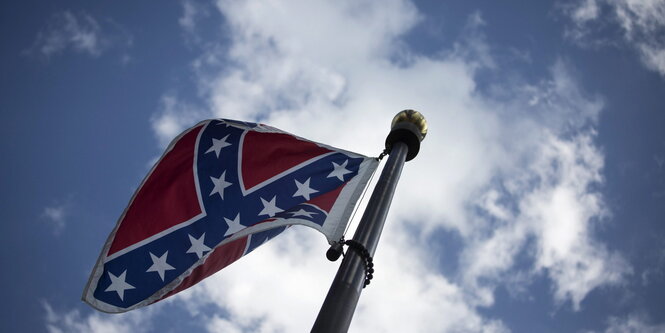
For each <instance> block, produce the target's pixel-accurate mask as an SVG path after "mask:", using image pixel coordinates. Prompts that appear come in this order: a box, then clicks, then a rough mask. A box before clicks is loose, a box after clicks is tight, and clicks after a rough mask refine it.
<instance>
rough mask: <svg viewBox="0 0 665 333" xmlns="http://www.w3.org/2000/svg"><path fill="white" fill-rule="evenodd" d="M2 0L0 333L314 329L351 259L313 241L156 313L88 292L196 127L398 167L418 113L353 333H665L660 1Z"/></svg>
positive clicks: (287, 244)
mask: <svg viewBox="0 0 665 333" xmlns="http://www.w3.org/2000/svg"><path fill="white" fill-rule="evenodd" d="M0 6H1V7H2V10H0V26H1V28H0V34H1V35H2V38H1V39H0V40H1V43H2V47H1V49H0V68H1V71H2V75H1V76H0V110H1V112H2V113H1V115H2V118H3V120H4V123H5V126H4V128H5V129H4V130H3V131H2V132H1V133H0V135H1V136H2V140H0V154H2V156H4V158H3V163H2V166H1V168H2V169H1V170H2V174H3V176H2V183H1V184H2V186H0V198H1V200H2V210H0V219H1V220H2V223H1V224H0V225H1V227H0V228H1V229H0V237H1V240H2V242H1V244H2V249H3V251H1V252H0V253H1V254H0V260H1V262H2V267H3V270H2V274H1V275H0V283H1V285H2V286H3V295H4V297H5V298H6V300H7V302H4V303H3V304H2V306H1V308H2V311H0V331H4V332H158V331H159V332H181V331H191V332H302V331H308V330H309V329H310V328H311V325H312V324H313V323H314V320H315V318H316V315H317V313H318V309H319V307H320V305H321V304H322V302H323V299H324V298H325V295H326V293H327V290H328V288H329V286H330V282H332V279H333V277H334V274H335V271H336V269H337V267H338V264H339V262H337V263H332V262H329V261H327V259H326V258H325V251H326V250H327V242H326V241H325V238H324V237H322V236H321V235H320V234H318V233H317V232H316V231H314V230H311V229H308V228H306V227H301V226H298V227H293V228H290V229H289V230H287V231H286V232H284V233H282V234H281V235H280V237H277V238H275V239H274V240H271V241H270V242H269V243H267V244H265V245H264V246H262V247H261V248H259V249H257V250H256V251H254V252H253V253H252V254H251V255H248V256H246V257H244V258H242V259H241V260H239V261H238V262H236V263H234V264H233V265H231V266H229V267H227V268H225V269H224V270H222V271H220V272H218V273H217V274H215V275H214V276H212V277H210V278H208V279H206V280H205V281H203V282H202V283H200V284H199V285H197V286H195V287H193V288H190V289H189V290H187V291H185V292H182V293H180V294H178V295H176V296H174V297H171V298H169V299H167V300H165V301H162V302H159V303H157V304H153V305H150V306H148V307H145V308H142V309H138V310H134V311H131V312H128V313H125V314H120V315H118V314H116V315H110V314H105V313H101V312H97V311H95V310H93V309H92V308H90V307H89V306H87V305H86V304H84V303H82V302H81V300H80V297H81V293H82V290H83V288H84V286H85V283H86V281H87V279H88V276H89V274H90V271H91V269H92V267H93V265H94V263H95V260H96V258H97V256H98V255H99V252H100V250H101V248H102V245H103V244H104V241H105V240H106V237H107V235H108V233H109V232H110V231H111V230H112V229H113V227H114V225H115V223H116V221H117V219H118V217H119V216H120V214H121V213H122V211H123V209H124V207H125V206H126V205H127V203H128V201H129V199H130V198H131V195H132V193H133V192H134V191H135V190H136V188H137V186H138V185H139V184H140V182H141V180H142V179H143V177H144V176H145V174H146V173H147V172H148V171H149V170H150V168H151V167H152V165H153V164H154V163H155V161H156V160H157V158H158V157H159V156H160V155H161V153H162V151H163V149H164V148H165V147H166V146H167V145H168V143H169V142H170V140H171V139H173V138H174V137H175V136H176V135H177V134H178V133H180V131H182V130H184V129H186V128H188V127H189V126H191V125H193V124H195V123H197V122H198V121H200V120H202V119H208V118H227V119H237V120H244V121H253V122H261V123H265V124H269V125H271V126H274V127H278V128H280V129H283V130H285V131H288V132H291V133H294V134H296V135H299V136H302V137H305V138H308V139H311V140H315V141H319V142H323V143H326V144H329V145H332V146H336V147H339V148H343V149H347V150H350V151H355V152H358V153H361V154H365V155H367V156H378V155H379V154H380V153H381V151H382V150H383V144H384V140H385V136H386V135H387V134H388V132H389V128H390V121H391V119H392V117H393V116H394V115H395V114H396V113H397V112H398V111H400V110H403V109H416V110H419V111H420V112H422V113H423V115H424V116H425V117H426V118H427V120H428V124H429V132H428V134H427V137H426V139H425V141H424V142H423V143H422V146H421V150H420V153H419V155H418V157H417V158H416V159H414V160H412V161H409V162H408V163H407V164H406V165H405V167H404V171H403V173H402V177H401V179H400V183H399V185H398V187H397V192H396V194H395V197H394V200H393V204H392V207H391V210H390V214H389V216H388V219H387V221H386V227H385V229H384V232H383V235H382V238H381V241H380V243H379V246H378V249H377V253H376V255H375V257H374V262H375V268H376V273H375V274H374V279H373V280H372V284H371V285H370V286H368V288H366V289H365V290H364V291H363V293H362V295H361V298H360V302H359V304H358V307H357V309H356V312H355V316H354V319H353V322H352V324H351V328H350V331H351V332H663V331H665V312H663V311H662V309H663V306H664V304H663V299H664V296H665V282H664V281H665V279H664V277H665V225H664V224H663V222H665V221H664V217H665V205H664V204H663V202H664V201H665V131H663V128H665V112H664V111H665V93H663V92H664V91H665V37H664V36H665V1H663V0H615V1H610V0H581V1H579V0H573V1H501V2H499V1H475V2H470V1H407V0H386V1H381V2H379V1H365V0H360V1H345V0H342V1H321V0H308V1H304V0H300V1H298V0H294V1H270V0H269V1H256V0H248V1H226V0H219V1H216V2H210V1H194V0H184V1H166V2H160V3H159V4H157V3H154V2H152V3H148V2H132V3H131V4H125V3H120V2H117V1H106V2H98V1H96V2H90V1H57V2H56V1H47V2H44V1H34V0H27V1H14V2H8V1H5V2H3V3H2V4H1V5H0ZM357 220H358V218H357V217H356V218H355V219H354V220H353V221H352V226H351V228H350V231H349V235H351V234H352V232H353V230H354V228H355V225H356V223H357Z"/></svg>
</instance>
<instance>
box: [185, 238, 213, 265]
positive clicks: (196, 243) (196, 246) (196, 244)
mask: <svg viewBox="0 0 665 333" xmlns="http://www.w3.org/2000/svg"><path fill="white" fill-rule="evenodd" d="M187 236H189V242H190V243H191V244H192V246H190V247H189V250H187V253H196V256H197V257H199V259H201V257H203V252H208V251H210V250H211V249H210V248H209V247H207V246H206V245H205V244H203V241H204V240H205V236H206V233H205V232H204V233H203V234H202V235H201V237H199V238H194V237H192V235H187Z"/></svg>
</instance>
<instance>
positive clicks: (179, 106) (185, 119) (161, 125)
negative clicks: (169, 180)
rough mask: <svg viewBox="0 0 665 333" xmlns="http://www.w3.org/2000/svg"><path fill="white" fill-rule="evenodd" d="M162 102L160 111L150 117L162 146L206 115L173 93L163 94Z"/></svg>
mask: <svg viewBox="0 0 665 333" xmlns="http://www.w3.org/2000/svg"><path fill="white" fill-rule="evenodd" d="M161 104H162V105H161V108H160V112H159V113H158V114H154V115H153V116H152V118H151V119H150V123H151V124H152V129H153V131H155V133H156V134H157V139H158V140H159V144H160V146H161V147H166V146H167V145H168V144H169V142H171V140H173V138H175V137H176V136H177V135H178V134H180V133H181V132H182V131H183V130H184V129H186V128H187V127H189V126H191V125H193V124H195V123H197V122H198V121H199V120H200V119H201V117H203V116H204V112H203V111H201V110H200V109H198V108H197V107H195V106H193V105H191V104H189V103H185V102H183V101H181V100H178V99H177V98H176V97H175V96H174V95H172V94H166V95H164V96H162V101H161ZM152 164H154V163H150V165H151V166H152Z"/></svg>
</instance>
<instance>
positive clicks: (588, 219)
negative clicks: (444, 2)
mask: <svg viewBox="0 0 665 333" xmlns="http://www.w3.org/2000/svg"><path fill="white" fill-rule="evenodd" d="M217 4H218V8H219V10H220V11H221V12H222V14H223V15H224V17H225V18H226V20H227V22H226V23H227V24H228V27H229V29H230V31H231V33H232V43H231V45H228V46H224V47H223V46H222V45H210V46H209V48H208V49H207V51H205V52H204V53H203V54H202V56H201V57H200V58H199V59H197V60H196V61H194V63H193V69H194V71H195V73H197V75H198V77H199V82H198V84H199V88H200V92H201V96H202V97H203V101H204V103H207V108H208V109H209V110H210V112H209V113H208V115H210V116H217V117H224V118H231V119H242V120H258V121H261V122H265V123H268V124H271V125H273V126H276V127H279V128H282V129H284V130H287V131H290V132H293V133H295V134H298V135H301V136H303V137H307V138H310V139H313V140H317V141H322V142H326V143H328V144H331V145H334V146H338V147H341V148H345V149H349V150H353V151H358V152H361V153H364V154H368V155H378V153H379V152H380V151H381V150H382V148H383V141H384V139H385V135H386V134H387V132H388V129H389V128H388V127H389V124H390V119H391V118H392V116H393V115H394V114H395V113H396V112H397V111H399V110H401V109H405V108H414V109H417V110H420V111H422V112H423V113H424V114H425V116H426V117H427V119H428V121H429V129H430V132H429V133H428V136H427V139H426V140H425V142H423V145H422V147H421V152H420V155H419V156H418V157H417V158H416V159H415V160H414V161H412V162H409V163H408V164H407V165H406V167H405V169H404V172H403V175H402V178H401V180H400V184H399V186H398V189H397V193H396V197H395V200H394V201H393V206H392V208H391V214H390V216H389V221H387V225H386V230H385V232H384V236H383V239H382V242H381V244H380V245H379V249H378V253H377V257H376V259H375V261H376V263H377V273H376V275H375V280H374V281H373V283H372V285H370V287H369V288H368V289H366V290H365V291H364V293H363V296H362V297H361V301H360V304H359V307H358V309H357V311H356V315H355V317H354V322H353V324H352V325H353V327H352V331H358V332H363V331H411V332H431V331H436V332H445V331H453V332H454V331H487V332H494V331H503V330H506V328H505V327H504V325H503V324H502V323H501V322H500V321H499V320H498V319H494V318H485V317H484V316H483V315H481V314H480V313H479V312H478V307H479V306H492V304H493V297H494V295H493V294H494V288H496V286H498V285H500V284H510V283H511V282H510V281H514V279H506V278H505V277H506V276H508V275H512V276H516V275H520V276H522V277H523V279H525V280H527V281H526V282H527V283H528V280H530V279H531V278H533V276H535V275H537V274H546V275H547V276H548V277H549V278H550V279H551V281H553V284H552V291H553V298H554V300H555V301H556V302H557V303H559V304H563V303H565V302H570V304H572V306H573V308H575V309H578V308H579V307H580V303H581V302H582V301H583V300H584V298H585V297H586V295H587V294H588V293H589V292H590V291H591V290H594V289H596V288H599V287H604V286H611V285H615V284H618V283H621V282H622V281H623V279H624V276H625V275H626V274H629V272H630V266H629V265H628V264H627V263H626V262H625V260H624V259H623V258H622V257H621V256H620V255H619V254H617V253H615V252H613V251H612V250H611V249H609V248H608V247H607V246H606V245H604V244H603V243H602V242H600V241H599V240H598V239H597V236H596V235H595V232H594V231H595V228H596V225H597V224H598V223H599V221H600V220H602V219H603V218H604V217H605V216H607V215H608V214H609V212H608V211H607V208H606V207H605V205H604V203H603V198H602V196H601V194H600V193H599V192H598V191H597V190H596V189H595V188H596V187H597V185H598V184H601V183H602V182H603V178H602V168H603V156H602V153H601V152H600V151H599V150H598V148H597V147H596V145H595V142H594V140H595V136H596V134H595V132H594V130H593V128H594V126H595V124H596V122H597V117H598V114H599V112H600V110H601V109H602V107H603V102H602V100H601V99H600V98H598V97H595V96H590V95H588V94H586V93H584V92H583V90H582V89H581V88H580V87H579V86H578V85H577V84H576V80H575V79H574V74H572V70H571V68H570V66H569V65H567V64H566V63H565V62H563V61H559V62H557V63H555V64H553V65H552V68H551V73H550V75H549V76H548V77H545V78H543V79H542V80H541V81H540V82H534V83H531V82H515V83H513V84H506V83H505V82H490V84H491V85H492V86H493V88H492V89H491V91H492V95H488V94H487V93H483V92H481V91H479V90H478V89H477V77H476V74H477V73H478V71H481V70H502V69H501V68H500V66H498V65H497V64H496V61H495V60H494V59H493V58H492V51H491V49H489V48H488V47H487V45H486V44H487V43H486V42H485V41H484V37H483V35H482V29H483V21H482V16H481V15H480V14H474V15H472V16H471V17H470V19H469V29H470V30H467V31H466V32H465V33H464V35H463V36H462V37H461V38H462V39H461V40H460V41H459V42H458V43H456V46H455V47H454V49H453V50H442V52H441V53H439V54H438V55H436V56H426V55H422V54H417V53H413V52H412V51H411V50H409V49H408V48H407V47H406V46H405V45H406V44H405V43H404V42H403V40H402V38H403V36H404V35H405V34H406V33H407V32H408V31H409V29H411V28H412V27H414V26H415V25H416V24H418V22H419V21H420V17H421V14H420V13H418V11H417V10H416V8H415V7H414V5H413V4H412V3H410V2H407V1H401V0H392V1H385V2H382V3H381V4H380V5H379V4H377V3H375V2H371V1H337V2H326V1H290V2H276V1H245V2H234V1H219V2H218V3H217ZM580 15H582V14H580ZM585 15H587V17H590V16H592V15H591V14H585ZM294 18H297V19H294ZM177 105H188V102H182V101H179V100H177V99H175V98H174V99H173V100H172V101H171V102H169V103H165V107H164V110H165V111H163V112H162V113H160V114H159V115H158V116H156V117H155V118H154V122H153V128H154V129H155V132H156V134H157V135H158V137H160V138H166V137H168V138H171V137H173V136H174V135H175V134H176V133H177V132H178V131H179V130H180V129H182V128H184V127H185V126H188V125H191V124H192V123H194V122H195V119H194V118H193V117H192V115H196V116H202V115H206V113H205V112H200V111H196V112H191V111H186V112H185V113H184V114H182V113H181V112H180V111H179V110H180V109H181V108H179V107H173V106H177ZM184 109H186V110H189V108H187V107H185V108H184ZM169 110H170V111H169ZM164 115H168V116H166V117H165V116H164ZM414 231H415V232H414ZM440 232H448V233H456V234H458V235H460V236H461V238H462V243H463V244H462V249H461V251H462V257H461V259H460V265H459V267H460V268H459V271H458V272H457V273H455V276H446V275H443V274H442V273H441V272H440V271H439V270H438V269H437V267H436V265H434V264H432V263H435V262H438V260H439V259H440V254H438V253H433V252H432V251H433V247H432V246H431V244H432V243H433V242H437V236H436V235H437V233H440ZM522 251H526V253H527V255H526V257H527V262H519V263H518V256H519V255H520V254H521V253H522ZM324 252H325V242H323V241H322V238H321V237H316V236H314V235H313V232H311V231H305V230H300V229H298V228H293V229H291V230H289V231H288V232H287V233H286V234H285V235H283V236H280V238H278V239H276V240H274V241H272V242H271V243H269V244H268V245H267V246H266V247H265V248H262V249H260V250H257V253H253V254H252V255H250V256H248V257H247V258H243V259H242V260H240V262H238V263H235V264H234V265H232V266H230V267H228V268H226V269H225V270H224V271H222V272H221V273H219V274H217V275H215V276H213V277H211V278H209V279H208V280H206V281H205V282H203V283H202V284H201V285H199V286H197V287H194V288H192V290H189V291H187V292H185V293H183V294H182V295H180V296H177V299H179V300H181V301H183V302H184V303H185V304H187V306H188V307H189V308H190V309H191V310H192V311H194V312H196V311H197V310H196V309H198V308H199V307H201V306H206V305H210V304H214V305H215V306H217V307H219V308H222V309H225V310H226V311H228V313H229V317H228V318H226V317H225V318H219V317H216V318H213V319H214V320H213V321H212V322H211V324H210V326H209V327H208V328H209V329H210V330H211V331H216V330H221V329H230V330H238V331H260V332H275V331H304V330H308V329H309V328H310V327H311V324H312V323H313V321H314V318H315V317H316V313H317V311H318V307H319V306H320V304H321V302H322V301H323V299H324V297H325V293H326V291H327V288H328V286H329V283H330V281H331V280H332V277H333V275H334V268H335V267H336V265H331V264H329V263H327V262H325V260H323V253H324ZM522 257H524V255H522ZM521 260H522V261H524V259H521ZM518 264H519V265H518ZM518 266H520V267H518ZM524 267H526V268H524ZM525 272H526V273H525ZM287 304H288V306H286V305H287ZM441 313H445V314H446V315H445V316H441Z"/></svg>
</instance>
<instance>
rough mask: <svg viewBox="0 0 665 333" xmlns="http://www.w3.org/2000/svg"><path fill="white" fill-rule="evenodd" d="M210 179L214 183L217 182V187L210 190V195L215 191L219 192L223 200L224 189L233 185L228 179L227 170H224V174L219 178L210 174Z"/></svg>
mask: <svg viewBox="0 0 665 333" xmlns="http://www.w3.org/2000/svg"><path fill="white" fill-rule="evenodd" d="M210 180H212V183H213V184H215V187H214V188H213V189H212V192H210V196H212V195H213V194H215V193H219V196H220V197H222V200H224V189H226V188H227V187H229V186H231V185H233V183H229V182H227V181H226V170H224V172H222V175H221V176H219V178H215V177H213V176H210Z"/></svg>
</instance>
